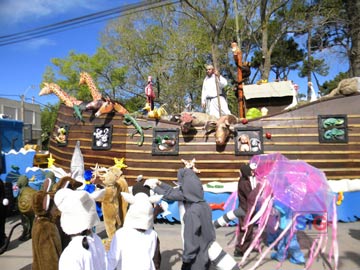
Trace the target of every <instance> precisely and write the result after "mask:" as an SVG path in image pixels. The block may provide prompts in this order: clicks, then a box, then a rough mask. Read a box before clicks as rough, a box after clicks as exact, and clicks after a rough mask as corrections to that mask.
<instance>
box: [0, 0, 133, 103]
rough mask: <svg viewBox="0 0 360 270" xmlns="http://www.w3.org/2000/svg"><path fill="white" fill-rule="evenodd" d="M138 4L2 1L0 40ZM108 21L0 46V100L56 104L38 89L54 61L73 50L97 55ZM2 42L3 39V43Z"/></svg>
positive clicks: (81, 0)
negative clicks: (100, 35) (96, 13)
mask: <svg viewBox="0 0 360 270" xmlns="http://www.w3.org/2000/svg"><path fill="white" fill-rule="evenodd" d="M136 2H139V1H136V0H132V1H123V0H122V1H114V0H56V1H54V0H0V36H6V35H10V34H15V33H18V32H21V31H26V30H29V29H33V28H37V27H42V26H46V25H49V24H53V23H57V22H62V21H65V20H69V19H73V18H77V17H80V16H84V15H88V14H92V13H95V12H100V11H103V10H108V9H111V8H115V7H120V6H123V5H125V4H131V3H136ZM105 25H106V21H103V22H99V23H95V24H90V25H87V26H82V27H80V28H76V29H72V30H67V31H64V32H59V33H55V34H51V35H48V36H44V37H41V38H36V39H32V40H28V41H24V42H20V43H16V44H10V45H5V46H0V97H2V98H9V99H15V100H20V96H21V95H22V94H24V95H25V97H26V100H27V101H28V102H30V101H31V98H32V97H33V96H34V97H35V100H36V101H37V102H39V103H41V104H47V103H48V102H49V103H55V102H57V101H58V98H57V97H56V96H55V95H48V96H43V97H39V96H38V93H39V91H40V88H39V85H40V83H41V81H42V75H43V73H44V72H45V68H46V66H50V65H51V62H50V60H51V59H52V58H55V57H56V58H64V57H66V56H67V55H68V53H69V52H70V51H71V50H74V51H75V52H76V53H87V54H90V55H92V54H94V53H95V51H96V48H97V47H98V46H99V34H100V32H101V30H102V29H103V28H104V27H105ZM0 41H1V39H0Z"/></svg>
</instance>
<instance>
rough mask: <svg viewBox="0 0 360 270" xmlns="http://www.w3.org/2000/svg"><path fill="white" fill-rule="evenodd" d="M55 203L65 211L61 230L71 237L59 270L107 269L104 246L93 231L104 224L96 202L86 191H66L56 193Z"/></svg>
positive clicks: (61, 220) (62, 211)
mask: <svg viewBox="0 0 360 270" xmlns="http://www.w3.org/2000/svg"><path fill="white" fill-rule="evenodd" d="M54 201H55V204H56V206H57V207H58V209H59V210H60V212H61V217H60V225H61V228H62V229H63V231H64V232H65V233H66V234H67V235H69V236H71V241H70V243H69V244H68V246H67V247H66V248H65V249H64V251H63V252H62V253H61V256H60V259H59V270H68V269H71V270H98V269H106V267H107V262H106V252H105V248H104V245H103V243H102V241H101V238H100V237H99V236H98V235H97V234H96V233H94V232H93V231H92V229H93V227H94V226H96V225H97V224H98V223H100V219H99V216H98V214H97V212H96V205H95V200H94V199H93V198H92V197H91V196H90V194H89V193H88V192H86V191H85V190H71V189H68V188H63V189H60V190H59V191H57V192H56V193H55V197H54Z"/></svg>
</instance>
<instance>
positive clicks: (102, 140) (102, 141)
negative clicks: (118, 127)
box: [92, 126, 112, 150]
mask: <svg viewBox="0 0 360 270" xmlns="http://www.w3.org/2000/svg"><path fill="white" fill-rule="evenodd" d="M111 140H112V126H95V127H94V132H93V141H92V149H93V150H108V149H111Z"/></svg>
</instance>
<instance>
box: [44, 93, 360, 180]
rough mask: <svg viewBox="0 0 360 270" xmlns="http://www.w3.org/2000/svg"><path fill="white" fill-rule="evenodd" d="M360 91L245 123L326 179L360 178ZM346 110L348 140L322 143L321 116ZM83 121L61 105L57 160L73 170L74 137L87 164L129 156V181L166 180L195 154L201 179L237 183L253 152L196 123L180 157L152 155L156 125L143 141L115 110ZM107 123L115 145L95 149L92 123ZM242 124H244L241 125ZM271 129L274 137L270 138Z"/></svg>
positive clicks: (147, 122)
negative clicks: (63, 139)
mask: <svg viewBox="0 0 360 270" xmlns="http://www.w3.org/2000/svg"><path fill="white" fill-rule="evenodd" d="M357 104H360V95H355V96H351V97H337V98H332V99H326V100H324V101H323V100H320V101H316V102H313V103H311V104H309V105H305V106H302V107H299V108H297V109H294V110H290V111H287V112H282V113H278V114H276V115H271V116H267V117H263V118H261V119H255V120H250V121H249V123H248V124H247V125H246V126H251V127H262V128H263V134H264V138H263V141H264V153H265V154H268V153H274V152H280V153H282V154H283V155H285V156H286V157H288V158H289V159H294V160H295V159H301V160H304V161H306V162H308V163H310V164H311V165H313V166H315V167H317V168H319V169H321V170H322V171H324V173H325V174H326V176H327V178H328V179H332V180H335V179H356V178H360V110H359V109H358V107H357V106H358V105H357ZM331 114H346V115H347V117H348V143H320V142H319V135H318V115H331ZM83 117H84V120H85V122H84V123H82V122H80V121H79V120H76V119H75V118H74V116H73V110H72V109H71V108H68V107H66V106H65V105H61V106H60V109H59V112H58V117H57V121H56V124H55V128H54V132H55V131H56V129H57V128H58V127H59V126H63V125H68V127H69V135H68V144H67V146H65V147H63V146H61V147H60V146H58V145H57V144H56V142H55V140H54V138H51V141H50V153H51V154H52V156H53V158H54V159H55V165H56V166H59V167H61V168H63V169H64V170H66V171H69V168H70V163H71V158H72V154H73V151H74V147H75V144H76V141H78V140H80V147H81V151H82V154H83V156H84V162H85V169H89V168H90V167H94V166H95V164H96V163H98V164H99V165H100V166H105V167H109V166H112V165H113V164H114V160H113V159H114V157H116V158H122V157H124V158H125V164H126V165H127V166H128V167H127V168H126V169H124V174H125V177H126V179H127V180H128V182H129V184H130V185H131V184H133V183H134V180H135V179H136V177H137V176H138V175H139V174H142V175H143V176H144V177H145V178H148V177H156V178H159V179H160V180H164V181H174V180H176V173H177V170H178V169H179V168H180V167H182V166H183V164H182V162H181V159H192V158H194V157H195V158H196V160H197V162H196V164H197V167H198V168H199V169H200V170H201V174H200V179H201V181H203V182H204V183H206V182H211V181H220V182H233V181H237V180H238V177H239V173H238V171H239V167H240V165H241V164H242V163H244V162H247V161H248V160H249V159H250V158H251V156H236V155H235V144H234V140H233V138H230V139H229V141H228V143H227V144H226V145H225V146H224V147H218V146H216V144H215V140H214V135H213V134H210V135H209V136H208V138H206V137H205V136H204V130H203V129H202V128H201V127H197V128H193V129H192V130H191V132H190V133H189V134H186V135H183V134H181V132H180V134H179V155H178V156H153V155H152V141H153V129H152V128H150V129H147V130H144V134H145V136H144V143H143V145H142V146H139V145H138V141H139V140H140V136H139V134H135V135H134V137H133V138H130V134H131V133H132V132H133V131H134V127H133V126H132V125H130V126H126V125H124V124H123V122H122V120H123V117H122V116H120V115H118V114H115V115H108V116H101V117H99V118H94V119H93V118H92V116H91V114H90V113H89V112H84V113H83ZM137 121H138V123H139V124H140V125H142V126H152V127H153V128H155V127H157V128H180V127H179V125H178V124H176V123H173V122H169V121H156V120H152V119H145V118H138V119H137ZM105 124H109V125H112V126H113V133H112V147H111V149H110V150H93V149H92V133H93V131H94V126H101V125H105ZM239 126H241V127H245V126H244V125H242V124H240V125H239ZM266 132H270V133H271V135H272V137H271V139H266V137H265V134H266Z"/></svg>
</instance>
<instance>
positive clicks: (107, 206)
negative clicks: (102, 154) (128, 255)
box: [101, 167, 129, 249]
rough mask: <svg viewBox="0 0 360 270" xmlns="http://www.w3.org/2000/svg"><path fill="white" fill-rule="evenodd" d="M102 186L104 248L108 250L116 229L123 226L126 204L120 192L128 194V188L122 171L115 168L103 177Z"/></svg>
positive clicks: (111, 168)
mask: <svg viewBox="0 0 360 270" xmlns="http://www.w3.org/2000/svg"><path fill="white" fill-rule="evenodd" d="M103 185H104V186H105V195H104V197H103V199H102V201H101V203H102V204H101V207H102V211H103V216H104V225H105V230H106V234H107V236H108V238H109V239H108V241H107V243H106V244H105V248H106V249H108V247H109V245H108V244H109V243H110V242H111V239H112V237H113V236H114V234H115V232H116V230H117V229H119V228H121V227H122V226H123V224H124V219H125V215H126V212H127V208H128V203H127V202H126V201H125V200H124V199H123V198H122V196H121V194H120V193H121V192H129V187H128V184H127V182H126V179H125V177H124V176H123V175H122V171H121V170H120V169H119V168H116V167H110V168H109V170H108V172H107V173H106V174H105V175H104V180H103Z"/></svg>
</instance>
